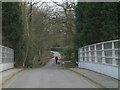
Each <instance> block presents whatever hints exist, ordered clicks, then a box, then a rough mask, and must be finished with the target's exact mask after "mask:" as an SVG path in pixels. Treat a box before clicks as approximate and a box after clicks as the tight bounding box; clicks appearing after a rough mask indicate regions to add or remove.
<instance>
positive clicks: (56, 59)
mask: <svg viewBox="0 0 120 90" xmlns="http://www.w3.org/2000/svg"><path fill="white" fill-rule="evenodd" d="M55 62H56V64H57V63H58V57H57V56H56V57H55Z"/></svg>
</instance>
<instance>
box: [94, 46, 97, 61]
mask: <svg viewBox="0 0 120 90" xmlns="http://www.w3.org/2000/svg"><path fill="white" fill-rule="evenodd" d="M94 50H95V51H94V52H95V62H97V49H96V45H94Z"/></svg>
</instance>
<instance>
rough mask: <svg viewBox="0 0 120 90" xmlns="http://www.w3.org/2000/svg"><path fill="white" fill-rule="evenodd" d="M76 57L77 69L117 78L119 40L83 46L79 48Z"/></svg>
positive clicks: (119, 51) (119, 58) (119, 53)
mask: <svg viewBox="0 0 120 90" xmlns="http://www.w3.org/2000/svg"><path fill="white" fill-rule="evenodd" d="M78 56H79V57H78V59H79V67H83V68H87V69H90V70H93V71H96V72H99V73H102V74H105V75H109V76H111V77H114V78H117V79H118V78H119V77H118V70H119V69H118V68H119V62H120V40H112V41H107V42H101V43H97V44H92V45H88V46H84V47H82V48H79V50H78ZM119 79H120V78H119Z"/></svg>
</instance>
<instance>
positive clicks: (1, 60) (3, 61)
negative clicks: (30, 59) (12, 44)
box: [0, 45, 14, 71]
mask: <svg viewBox="0 0 120 90" xmlns="http://www.w3.org/2000/svg"><path fill="white" fill-rule="evenodd" d="M13 67H14V50H13V49H11V48H8V47H5V46H2V45H0V71H4V70H7V69H10V68H13Z"/></svg>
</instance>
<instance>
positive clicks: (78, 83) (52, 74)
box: [4, 53, 96, 88]
mask: <svg viewBox="0 0 120 90" xmlns="http://www.w3.org/2000/svg"><path fill="white" fill-rule="evenodd" d="M54 55H56V54H54ZM57 55H58V53H57ZM4 88H96V87H95V86H94V84H93V83H91V82H89V81H88V80H86V79H84V78H83V77H81V76H79V75H78V74H76V73H74V72H71V71H69V70H66V69H62V67H61V66H60V65H58V64H55V60H54V59H51V60H50V61H49V62H48V63H47V65H46V66H45V67H43V68H37V69H29V70H25V71H24V72H22V73H21V74H19V75H18V76H17V77H16V78H14V79H13V80H11V81H10V82H9V83H8V84H6V85H5V86H4Z"/></svg>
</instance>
